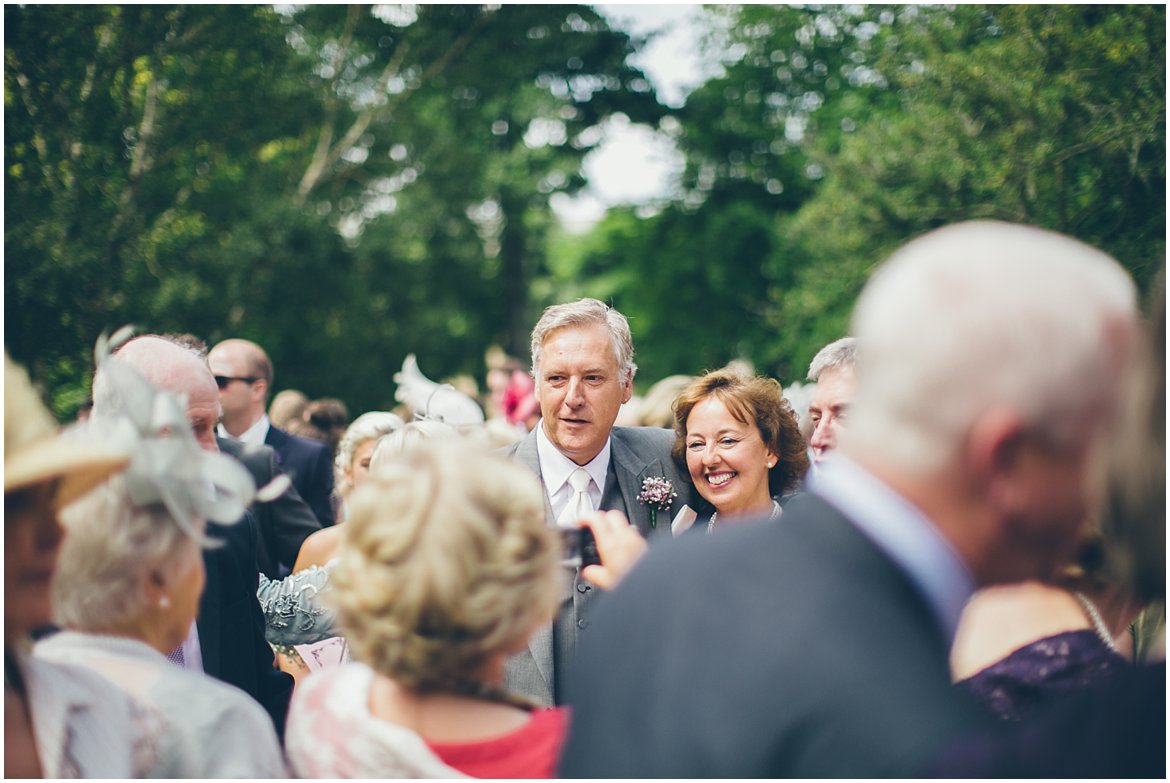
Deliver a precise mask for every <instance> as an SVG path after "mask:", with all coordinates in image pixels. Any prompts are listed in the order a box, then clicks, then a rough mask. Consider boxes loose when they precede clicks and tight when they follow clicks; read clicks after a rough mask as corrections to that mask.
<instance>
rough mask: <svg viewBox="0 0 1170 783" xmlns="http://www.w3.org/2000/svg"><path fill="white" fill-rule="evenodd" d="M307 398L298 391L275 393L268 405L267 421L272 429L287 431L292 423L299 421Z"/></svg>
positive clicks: (290, 390) (306, 403)
mask: <svg viewBox="0 0 1170 783" xmlns="http://www.w3.org/2000/svg"><path fill="white" fill-rule="evenodd" d="M308 404H309V398H308V397H306V396H305V393H304V392H303V391H300V390H298V389H285V390H284V391H280V392H277V393H276V396H274V397H273V398H272V402H270V403H269V404H268V420H269V421H271V422H272V426H273V427H279V428H280V429H282V430H287V429H288V428H289V425H290V424H292V423H293V422H294V421H301V420H302V415H301V414H303V413H304V412H305V406H306V405H308Z"/></svg>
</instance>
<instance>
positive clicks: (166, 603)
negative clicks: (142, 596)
mask: <svg viewBox="0 0 1170 783" xmlns="http://www.w3.org/2000/svg"><path fill="white" fill-rule="evenodd" d="M158 608H159V609H170V608H171V599H170V598H169V597H168V596H167V595H166V594H165V593H164V594H163V597H162V598H160V599H158Z"/></svg>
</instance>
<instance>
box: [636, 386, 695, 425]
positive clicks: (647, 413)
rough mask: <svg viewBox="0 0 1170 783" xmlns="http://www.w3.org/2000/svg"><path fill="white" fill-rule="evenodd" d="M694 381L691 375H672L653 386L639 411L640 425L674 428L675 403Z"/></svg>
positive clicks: (643, 399)
mask: <svg viewBox="0 0 1170 783" xmlns="http://www.w3.org/2000/svg"><path fill="white" fill-rule="evenodd" d="M694 380H695V378H694V376H691V375H670V376H667V377H666V378H663V379H662V380H660V381H658V382H657V383H655V384H654V385H653V386H651V387H650V390H649V391H647V392H646V396H645V397H643V398H642V405H641V406H640V407H639V409H638V425H639V426H642V427H661V428H662V429H665V430H669V429H671V428H673V427H674V401H675V400H677V399H678V396H679V395H680V394H682V392H683V389H685V388H687V387H688V386H690V385H691V383H692V382H693V381H694Z"/></svg>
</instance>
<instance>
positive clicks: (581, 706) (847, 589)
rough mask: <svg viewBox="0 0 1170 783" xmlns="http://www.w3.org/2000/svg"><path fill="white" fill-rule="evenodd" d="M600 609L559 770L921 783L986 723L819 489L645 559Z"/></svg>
mask: <svg viewBox="0 0 1170 783" xmlns="http://www.w3.org/2000/svg"><path fill="white" fill-rule="evenodd" d="M680 575H685V578H680ZM600 610H601V611H599V612H598V613H597V618H596V626H595V628H594V633H592V634H590V635H589V636H588V637H586V638H585V639H584V640H583V642H582V646H581V658H580V661H579V665H578V666H577V667H576V670H575V672H574V681H573V683H572V684H571V687H570V692H569V698H570V700H571V701H572V705H573V720H572V721H571V725H570V728H569V736H568V739H567V740H566V742H565V746H564V748H563V750H562V756H561V763H560V768H559V770H558V776H559V777H565V778H627V779H629V778H740V779H745V778H746V779H756V778H820V777H830V778H875V777H896V778H905V777H921V776H922V775H923V774H924V773H925V771H926V770H927V768H928V767H929V765H930V764H931V762H932V761H933V759H934V757H935V755H936V754H937V753H938V752H939V751H941V750H942V749H943V748H946V747H947V746H948V745H949V744H950V743H951V742H954V741H956V740H957V739H958V738H960V737H962V736H964V735H965V733H966V732H968V731H972V730H978V729H981V728H983V727H984V726H986V725H988V724H989V723H990V722H991V721H992V720H994V719H992V718H991V717H990V715H989V714H987V713H986V712H985V711H984V710H983V709H982V708H981V707H980V706H979V705H978V704H976V703H975V702H974V700H973V699H972V698H971V695H970V694H969V693H966V692H964V691H963V690H962V689H958V688H955V687H954V686H953V685H952V684H951V674H950V668H949V665H948V660H947V653H948V646H949V644H948V643H949V640H948V639H947V638H946V634H945V632H944V631H943V630H942V629H941V628H940V626H939V623H938V620H937V619H936V618H935V616H934V614H933V612H932V611H931V609H930V607H929V605H928V603H927V601H926V599H925V598H924V597H923V596H922V594H921V592H920V591H919V589H918V588H917V587H916V586H915V585H914V583H913V582H912V581H911V580H910V578H909V577H908V576H906V574H904V573H903V572H902V571H901V570H900V569H899V567H898V566H897V565H896V564H895V563H894V561H892V560H891V559H890V558H889V556H888V555H887V554H886V553H885V552H884V551H883V550H881V549H879V548H878V546H877V545H875V544H874V543H873V542H872V541H871V540H870V539H869V538H867V537H866V535H865V534H864V533H862V532H861V531H860V530H859V529H858V528H857V527H856V526H855V525H854V524H853V522H852V521H851V520H849V519H848V518H846V517H845V516H844V515H843V514H842V513H841V512H840V511H838V510H837V509H835V508H834V507H833V506H831V505H830V504H829V503H828V502H827V501H825V500H823V499H821V498H820V497H818V496H817V495H815V494H812V493H805V494H803V495H801V496H799V497H797V498H795V499H793V501H792V502H791V503H789V504H788V506H787V507H785V510H784V515H783V516H782V517H781V518H780V521H779V522H775V523H768V522H763V521H760V522H756V523H751V522H744V523H740V524H736V525H734V526H730V527H729V528H728V529H727V530H725V531H722V532H719V533H717V534H716V535H712V536H703V535H699V536H682V537H681V538H680V540H678V541H675V542H674V543H673V544H671V545H670V546H664V547H658V548H657V549H655V550H652V551H650V552H649V553H648V554H647V556H646V557H645V558H644V559H643V561H642V562H641V563H639V564H638V567H637V568H636V569H634V570H633V572H631V573H630V574H629V576H628V577H627V578H626V579H624V580H623V581H622V583H621V584H620V585H619V586H618V588H617V589H616V590H615V591H614V592H613V594H612V595H607V596H606V600H605V602H604V603H603V605H602V606H601V607H600Z"/></svg>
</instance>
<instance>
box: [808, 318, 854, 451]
mask: <svg viewBox="0 0 1170 783" xmlns="http://www.w3.org/2000/svg"><path fill="white" fill-rule="evenodd" d="M856 361H857V340H856V338H853V337H842V338H841V339H840V340H835V341H833V342H831V343H829V344H828V345H826V346H825V347H824V348H822V349H821V350H819V351H817V355H816V356H814V357H813V360H812V362H810V363H809V365H808V379H809V380H810V381H812V382H813V383H815V384H816V387H815V388H814V390H813V396H812V400H811V401H810V402H809V404H808V415H809V423H810V424H811V425H812V428H813V431H812V435H810V436H809V439H808V444H809V447H810V448H811V449H812V452H813V460H814V461H816V462H820V461H821V460H822V459H824V458H825V455H826V454H828V453H829V452H830V451H832V450H833V449H834V448H835V447H836V445H837V435H838V433H839V432H840V430H841V428H842V427H844V426H845V422H846V421H847V420H848V414H849V406H850V405H852V404H853V396H854V386H855V381H854V379H853V365H854V363H855V362H856Z"/></svg>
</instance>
